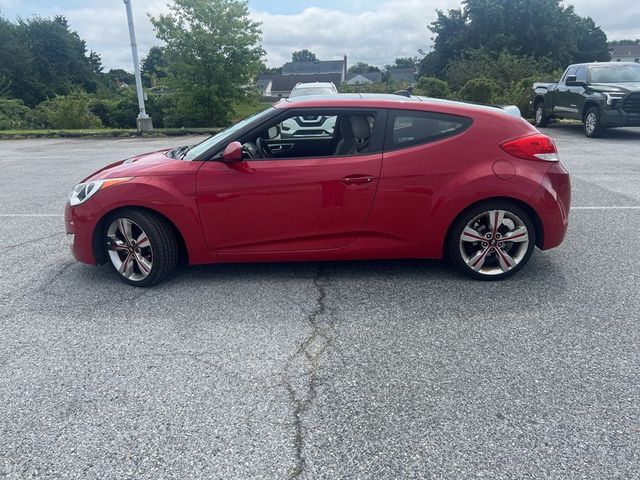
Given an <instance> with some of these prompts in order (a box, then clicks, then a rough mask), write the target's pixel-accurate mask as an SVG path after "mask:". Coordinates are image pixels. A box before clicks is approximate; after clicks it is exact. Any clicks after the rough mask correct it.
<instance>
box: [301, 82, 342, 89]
mask: <svg viewBox="0 0 640 480" xmlns="http://www.w3.org/2000/svg"><path fill="white" fill-rule="evenodd" d="M318 87H327V88H334V87H335V85H334V84H333V83H331V82H307V83H298V84H297V85H296V86H295V87H294V89H296V88H318Z"/></svg>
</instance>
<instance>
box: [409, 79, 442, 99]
mask: <svg viewBox="0 0 640 480" xmlns="http://www.w3.org/2000/svg"><path fill="white" fill-rule="evenodd" d="M413 93H414V94H415V95H426V96H427V97H432V98H449V96H450V95H451V92H450V91H449V85H447V82H445V81H443V80H440V79H439V78H435V77H420V78H419V79H418V83H417V84H416V86H415V87H414V89H413Z"/></svg>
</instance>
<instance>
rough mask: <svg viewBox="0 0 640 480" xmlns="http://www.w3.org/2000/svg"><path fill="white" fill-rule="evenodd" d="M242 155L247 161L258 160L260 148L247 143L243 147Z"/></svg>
mask: <svg viewBox="0 0 640 480" xmlns="http://www.w3.org/2000/svg"><path fill="white" fill-rule="evenodd" d="M242 153H243V154H244V155H245V158H246V159H247V160H253V159H255V158H256V155H257V153H258V148H257V147H256V146H255V145H254V144H253V143H251V142H247V143H245V144H244V145H242Z"/></svg>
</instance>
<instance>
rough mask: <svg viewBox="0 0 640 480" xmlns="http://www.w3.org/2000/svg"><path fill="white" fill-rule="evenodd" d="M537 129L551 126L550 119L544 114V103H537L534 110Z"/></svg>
mask: <svg viewBox="0 0 640 480" xmlns="http://www.w3.org/2000/svg"><path fill="white" fill-rule="evenodd" d="M534 113H535V124H536V127H542V128H544V127H546V126H548V125H549V117H547V115H546V114H545V113H544V102H538V103H536V107H535V109H534Z"/></svg>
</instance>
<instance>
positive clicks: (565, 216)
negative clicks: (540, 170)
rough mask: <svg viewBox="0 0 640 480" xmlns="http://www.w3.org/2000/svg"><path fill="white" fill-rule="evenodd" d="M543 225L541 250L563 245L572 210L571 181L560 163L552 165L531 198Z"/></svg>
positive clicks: (531, 202)
mask: <svg viewBox="0 0 640 480" xmlns="http://www.w3.org/2000/svg"><path fill="white" fill-rule="evenodd" d="M530 204H531V205H532V206H533V207H534V208H535V210H536V212H537V213H538V216H539V218H540V222H541V223H542V225H541V226H542V230H543V242H542V244H540V245H539V246H540V249H541V250H548V249H550V248H554V247H557V246H558V245H560V244H561V243H562V241H563V240H564V237H565V235H566V233H567V228H568V227H569V210H570V208H571V179H570V177H569V172H567V171H566V170H565V168H564V167H563V166H562V164H561V163H560V162H557V163H554V164H552V165H551V167H550V168H549V170H547V173H546V174H545V176H544V178H543V180H542V184H541V185H540V188H539V189H538V190H537V191H536V193H534V195H533V197H531V200H530Z"/></svg>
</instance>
